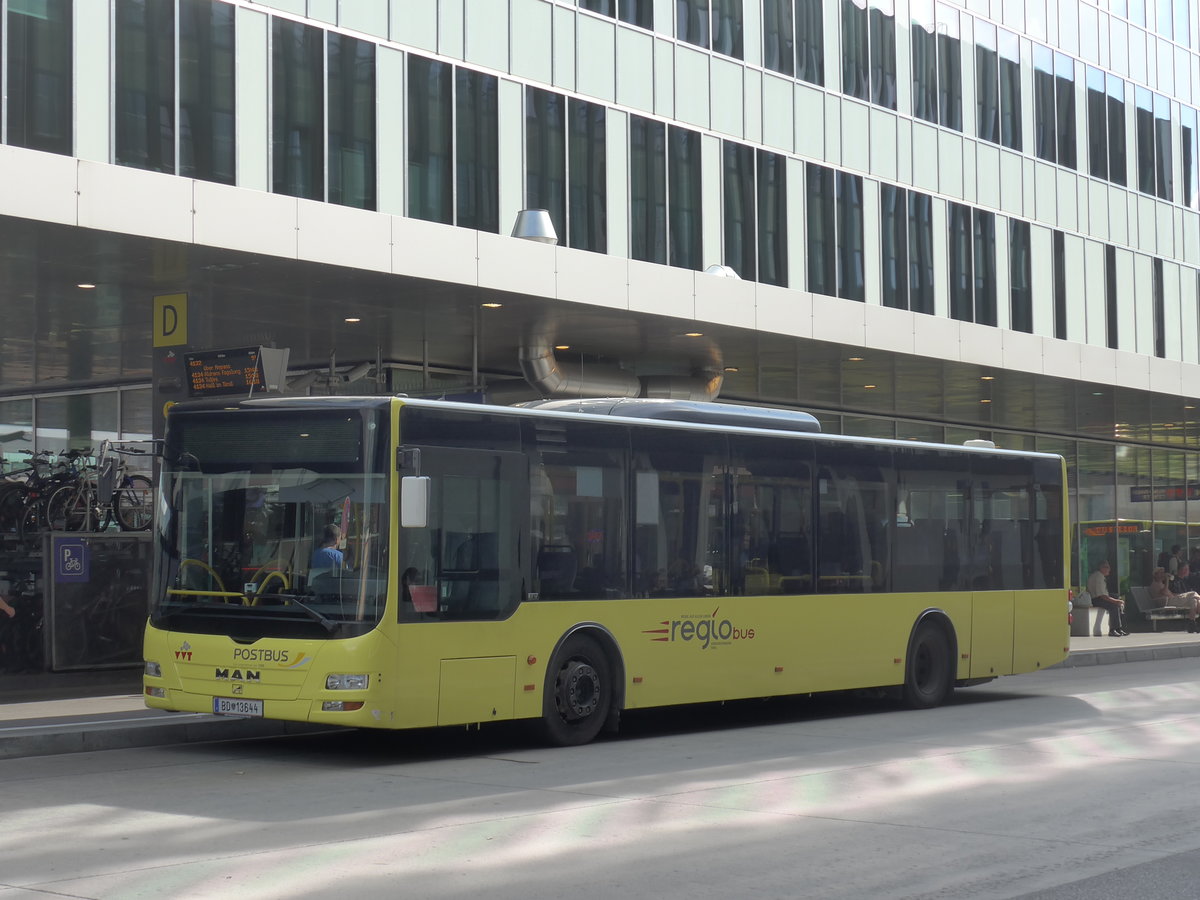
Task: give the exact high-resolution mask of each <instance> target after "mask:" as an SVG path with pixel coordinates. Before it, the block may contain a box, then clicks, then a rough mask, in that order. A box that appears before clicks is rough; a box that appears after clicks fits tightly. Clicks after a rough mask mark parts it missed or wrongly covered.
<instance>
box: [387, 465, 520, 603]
mask: <svg viewBox="0 0 1200 900" xmlns="http://www.w3.org/2000/svg"><path fill="white" fill-rule="evenodd" d="M527 473H528V463H527V462H526V459H525V457H524V456H523V455H521V454H519V453H501V452H489V451H480V450H456V449H447V448H443V447H425V448H422V449H421V474H422V475H428V476H429V477H430V502H429V521H428V526H427V527H426V528H424V529H404V531H403V533H402V540H403V541H404V543H405V546H404V548H403V549H402V552H401V558H402V559H403V560H404V564H403V566H402V568H401V571H402V572H409V571H410V568H409V567H412V568H413V569H415V570H416V573H413V575H411V576H410V578H412V579H413V580H415V581H417V582H419V583H422V585H423V587H424V590H423V591H422V592H420V593H419V594H417V595H415V599H412V600H410V601H409V603H405V604H402V608H401V613H402V615H403V614H405V612H406V608H407V609H408V610H411V611H412V612H414V613H418V614H420V615H423V616H429V617H436V618H442V619H499V618H504V617H506V616H508V615H509V614H510V613H512V611H513V610H514V609H515V608H516V606H517V604H518V603H519V602H520V600H521V598H522V597H523V596H524V591H525V578H524V573H525V570H526V555H527V553H528V547H527V543H528V542H527V541H525V540H524V538H523V526H524V517H525V516H526V515H528V510H529V501H528V488H527V485H526V481H527V477H528V475H527ZM414 532H415V533H414Z"/></svg>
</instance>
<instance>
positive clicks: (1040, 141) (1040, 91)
mask: <svg viewBox="0 0 1200 900" xmlns="http://www.w3.org/2000/svg"><path fill="white" fill-rule="evenodd" d="M1033 121H1034V152H1035V153H1036V154H1037V156H1038V159H1044V160H1046V161H1047V162H1058V137H1057V131H1056V129H1055V127H1054V123H1055V117H1054V52H1053V51H1052V50H1050V49H1049V48H1048V47H1042V46H1040V45H1036V44H1035V45H1034V48H1033Z"/></svg>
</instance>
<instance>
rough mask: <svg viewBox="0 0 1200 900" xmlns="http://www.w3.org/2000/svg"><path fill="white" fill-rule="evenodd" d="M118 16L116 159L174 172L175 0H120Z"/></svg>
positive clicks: (116, 11) (117, 8)
mask: <svg viewBox="0 0 1200 900" xmlns="http://www.w3.org/2000/svg"><path fill="white" fill-rule="evenodd" d="M115 15H116V22H115V28H114V34H113V41H114V48H115V60H114V69H115V89H116V96H115V98H114V116H115V122H114V135H113V138H114V145H115V149H116V162H117V163H118V164H119V165H123V166H135V167H137V168H139V169H149V170H151V171H154V172H169V173H171V174H174V173H175V3H174V0H118V2H117V5H116V10H115Z"/></svg>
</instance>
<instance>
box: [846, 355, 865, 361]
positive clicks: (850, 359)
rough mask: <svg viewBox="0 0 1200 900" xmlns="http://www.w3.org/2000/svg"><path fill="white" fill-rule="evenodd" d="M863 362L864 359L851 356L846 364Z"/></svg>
mask: <svg viewBox="0 0 1200 900" xmlns="http://www.w3.org/2000/svg"><path fill="white" fill-rule="evenodd" d="M862 361H863V358H862V357H861V356H851V357H849V358H848V359H847V360H846V362H862Z"/></svg>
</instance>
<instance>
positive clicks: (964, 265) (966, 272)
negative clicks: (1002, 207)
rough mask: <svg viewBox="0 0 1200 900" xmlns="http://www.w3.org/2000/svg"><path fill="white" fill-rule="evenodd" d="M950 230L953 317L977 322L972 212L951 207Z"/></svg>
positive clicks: (958, 204)
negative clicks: (972, 247)
mask: <svg viewBox="0 0 1200 900" xmlns="http://www.w3.org/2000/svg"><path fill="white" fill-rule="evenodd" d="M948 207H949V210H948V212H949V215H948V219H947V226H948V231H949V249H950V317H951V318H952V319H959V320H960V321H963V322H971V321H973V320H974V309H973V307H974V303H973V297H972V294H973V292H974V291H973V289H974V273H973V271H972V266H971V244H972V230H971V208H970V207H969V206H964V205H963V204H961V203H950V204H948Z"/></svg>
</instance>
